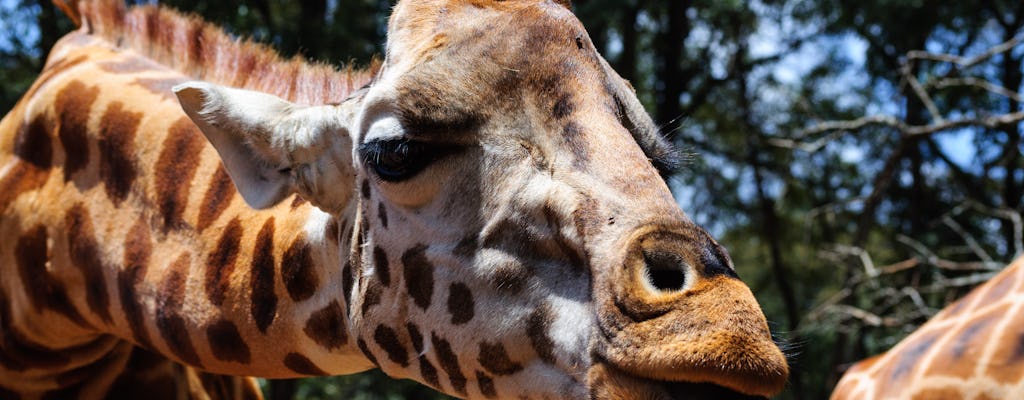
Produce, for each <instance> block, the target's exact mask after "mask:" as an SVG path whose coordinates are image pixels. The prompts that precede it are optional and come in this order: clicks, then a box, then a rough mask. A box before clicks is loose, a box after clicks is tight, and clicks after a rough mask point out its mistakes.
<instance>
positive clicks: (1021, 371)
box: [985, 310, 1024, 383]
mask: <svg viewBox="0 0 1024 400" xmlns="http://www.w3.org/2000/svg"><path fill="white" fill-rule="evenodd" d="M1004 312H1005V310H1004ZM1003 315H1006V314H1003ZM986 343H990V344H994V345H995V346H996V348H998V349H1000V351H998V352H996V353H994V354H993V355H992V359H991V360H990V361H989V362H988V366H987V368H985V376H988V377H991V378H993V379H994V380H995V381H997V382H1001V383H1014V382H1020V379H1021V376H1024V332H1021V331H1020V330H1017V329H1005V330H1003V331H1002V332H1001V333H1000V334H999V335H998V336H996V338H995V340H994V341H991V338H990V340H989V341H986Z"/></svg>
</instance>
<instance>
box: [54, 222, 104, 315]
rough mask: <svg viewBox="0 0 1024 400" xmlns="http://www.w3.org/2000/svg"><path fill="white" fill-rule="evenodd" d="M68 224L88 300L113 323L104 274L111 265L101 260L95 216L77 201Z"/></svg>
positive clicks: (74, 260)
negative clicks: (94, 222) (93, 224)
mask: <svg viewBox="0 0 1024 400" xmlns="http://www.w3.org/2000/svg"><path fill="white" fill-rule="evenodd" d="M64 225H65V227H66V229H67V239H68V248H69V249H70V251H71V264H72V265H74V266H75V267H76V268H78V270H79V271H80V272H81V273H82V277H83V278H84V280H85V300H86V303H87V304H89V309H90V310H92V312H94V313H96V315H98V316H99V317H100V318H101V319H103V321H105V322H108V323H109V322H110V320H111V317H110V295H109V293H107V283H106V279H105V276H104V273H103V271H104V270H107V269H108V268H107V267H106V266H105V265H103V261H102V260H101V259H100V250H99V248H98V245H97V243H96V233H95V231H94V229H93V226H92V218H91V217H90V216H89V211H88V210H86V209H85V205H83V204H82V203H77V204H75V205H73V206H71V208H70V209H68V211H67V214H65V216H64Z"/></svg>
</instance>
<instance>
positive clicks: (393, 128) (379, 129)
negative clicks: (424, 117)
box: [363, 113, 404, 143]
mask: <svg viewBox="0 0 1024 400" xmlns="http://www.w3.org/2000/svg"><path fill="white" fill-rule="evenodd" d="M403 133H404V129H403V128H402V123H401V122H400V121H399V120H398V116H396V115H394V114H391V113H388V114H384V115H380V116H379V117H377V118H375V119H374V120H373V122H371V123H370V127H369V129H367V131H366V137H365V138H364V139H363V143H369V142H372V141H375V140H381V139H395V138H400V137H402V134H403Z"/></svg>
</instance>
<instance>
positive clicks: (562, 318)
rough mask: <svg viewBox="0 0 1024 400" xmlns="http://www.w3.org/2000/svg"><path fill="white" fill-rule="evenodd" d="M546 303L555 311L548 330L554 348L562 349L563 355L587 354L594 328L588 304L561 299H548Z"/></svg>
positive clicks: (591, 312)
mask: <svg viewBox="0 0 1024 400" xmlns="http://www.w3.org/2000/svg"><path fill="white" fill-rule="evenodd" d="M548 301H549V304H550V306H551V308H552V309H553V310H557V311H556V312H555V313H554V314H555V315H554V321H552V322H551V326H550V327H549V328H548V329H549V330H548V335H550V337H551V340H552V341H553V342H554V343H555V348H556V349H562V350H563V351H564V353H563V354H587V347H588V341H589V339H590V329H591V327H592V326H594V320H593V319H594V317H593V316H594V312H593V310H592V309H591V306H590V304H588V303H580V302H577V301H573V300H570V299H566V298H562V297H550V298H549V300H548ZM567 361H569V363H572V362H573V360H567Z"/></svg>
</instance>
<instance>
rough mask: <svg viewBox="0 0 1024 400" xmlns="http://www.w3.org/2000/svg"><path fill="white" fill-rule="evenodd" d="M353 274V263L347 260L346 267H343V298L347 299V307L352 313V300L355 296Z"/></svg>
mask: <svg viewBox="0 0 1024 400" xmlns="http://www.w3.org/2000/svg"><path fill="white" fill-rule="evenodd" d="M352 273H353V272H352V261H351V260H346V261H345V266H343V267H341V290H342V292H344V293H342V296H344V297H345V307H346V308H348V310H349V312H352V304H353V302H352V299H353V296H354V295H355V293H353V292H352V286H353V285H355V281H354V278H353V277H352Z"/></svg>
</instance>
